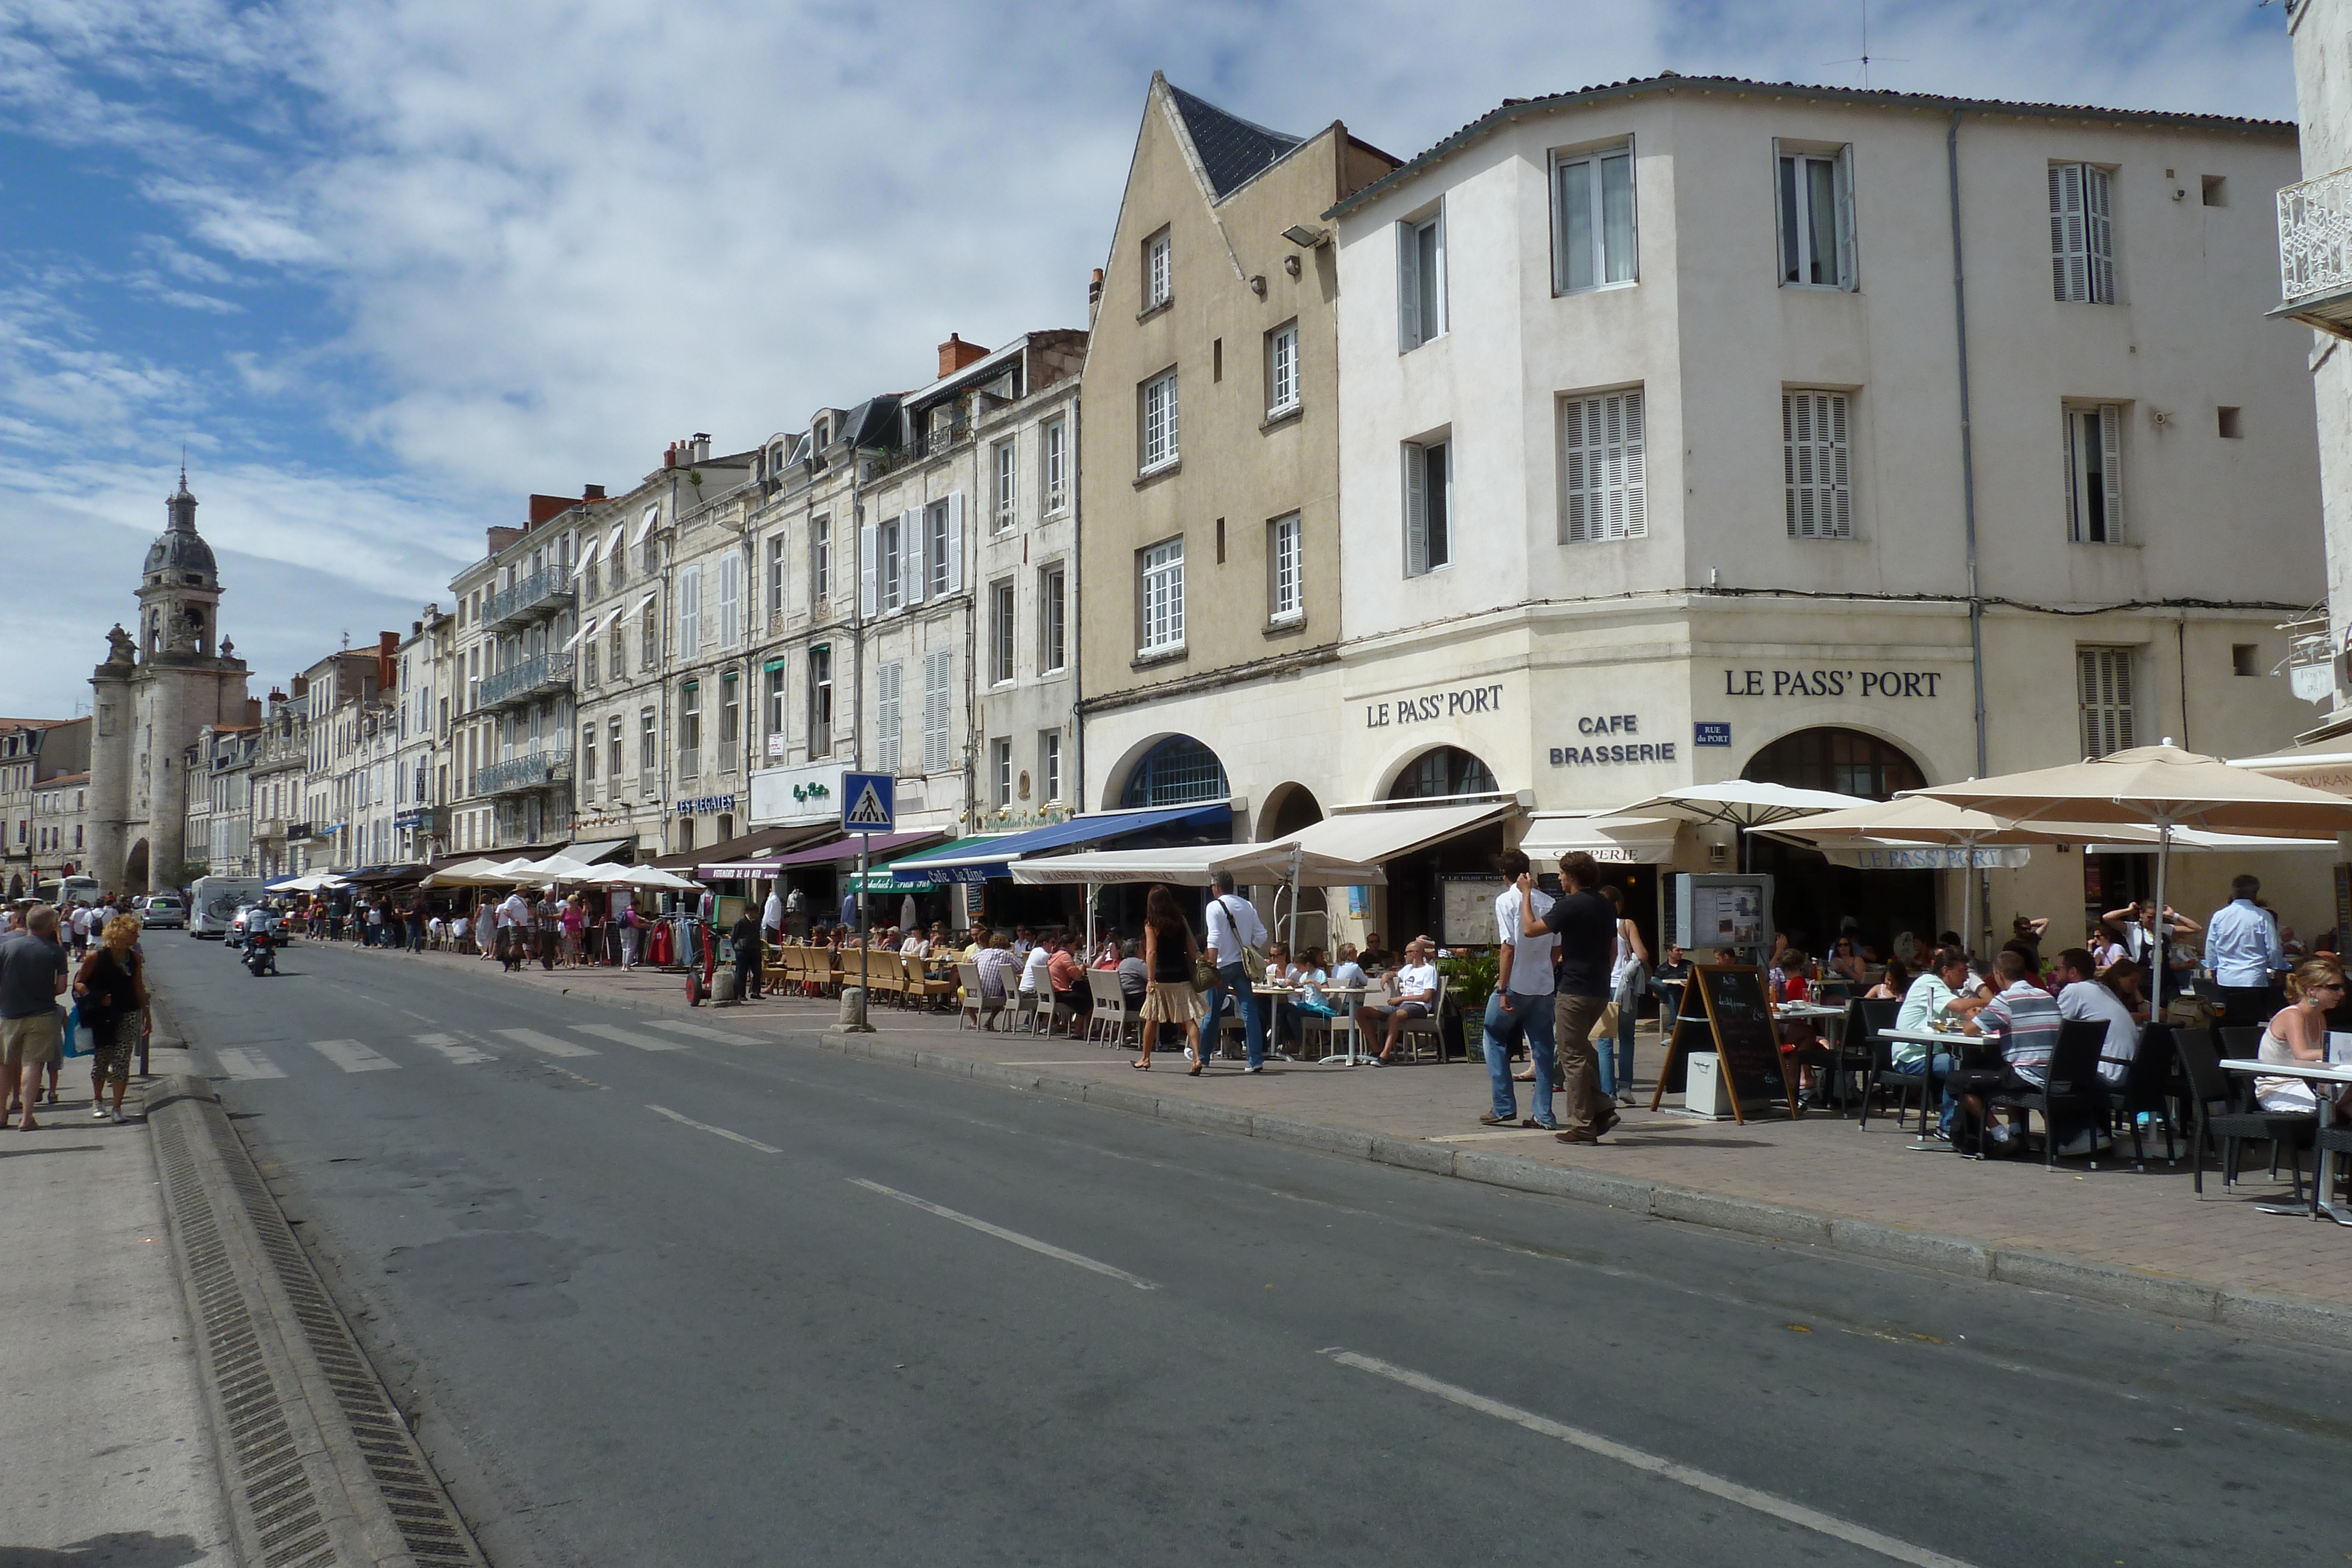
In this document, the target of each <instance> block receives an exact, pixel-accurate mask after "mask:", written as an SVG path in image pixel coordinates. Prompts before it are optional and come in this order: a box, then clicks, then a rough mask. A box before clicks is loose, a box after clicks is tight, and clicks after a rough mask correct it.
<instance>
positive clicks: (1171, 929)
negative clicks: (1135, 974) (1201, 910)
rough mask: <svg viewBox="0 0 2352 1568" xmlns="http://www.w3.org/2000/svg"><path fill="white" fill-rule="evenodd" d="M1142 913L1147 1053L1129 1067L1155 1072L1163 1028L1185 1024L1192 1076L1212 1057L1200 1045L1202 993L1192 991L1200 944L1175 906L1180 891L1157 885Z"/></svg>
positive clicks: (1152, 888) (1186, 1045)
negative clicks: (1153, 1052) (1153, 1061)
mask: <svg viewBox="0 0 2352 1568" xmlns="http://www.w3.org/2000/svg"><path fill="white" fill-rule="evenodd" d="M1143 911H1144V913H1143V967H1144V970H1145V972H1146V973H1147V974H1148V975H1149V976H1150V986H1149V988H1148V989H1146V990H1145V992H1144V993H1143V1055H1142V1057H1141V1058H1140V1059H1139V1060H1138V1061H1134V1062H1132V1063H1130V1064H1129V1065H1131V1066H1133V1067H1134V1068H1135V1069H1136V1070H1137V1071H1141V1072H1149V1071H1151V1050H1152V1047H1153V1046H1155V1045H1156V1044H1158V1043H1159V1040H1160V1025H1161V1024H1163V1023H1171V1024H1181V1025H1182V1026H1183V1027H1184V1054H1185V1055H1186V1056H1188V1057H1190V1058H1191V1059H1192V1077H1194V1078H1198V1077H1200V1076H1201V1067H1202V1063H1203V1062H1204V1061H1206V1060H1207V1053H1206V1052H1205V1051H1202V1049H1201V1012H1202V1008H1201V995H1200V993H1199V992H1198V991H1197V990H1195V989H1193V982H1194V980H1195V979H1196V978H1197V973H1196V971H1197V970H1198V968H1199V967H1200V965H1201V963H1202V956H1201V944H1200V943H1199V941H1197V940H1196V939H1195V938H1194V937H1193V936H1192V926H1191V925H1189V924H1187V923H1186V921H1185V919H1184V915H1183V912H1182V911H1181V910H1179V909H1178V908H1177V907H1176V898H1175V895H1174V894H1171V893H1170V892H1169V891H1168V889H1167V888H1166V887H1165V886H1163V885H1161V884H1160V883H1152V886H1151V892H1150V894H1149V895H1148V896H1146V898H1145V899H1144V903H1143Z"/></svg>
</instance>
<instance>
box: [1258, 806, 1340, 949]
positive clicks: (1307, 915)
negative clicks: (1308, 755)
mask: <svg viewBox="0 0 2352 1568" xmlns="http://www.w3.org/2000/svg"><path fill="white" fill-rule="evenodd" d="M1322 820H1323V806H1322V803H1321V802H1320V801H1318V800H1316V799H1315V792H1314V791H1313V790H1312V789H1308V788H1307V786H1306V785H1304V784H1277V785H1276V786H1275V787H1274V790H1273V792H1272V793H1271V794H1269V795H1268V796H1267V797H1266V802H1265V810H1262V811H1260V812H1259V813H1258V831H1257V841H1258V842H1260V843H1276V842H1279V841H1281V840H1284V839H1286V838H1288V837H1290V835H1291V834H1293V833H1296V832H1297V831H1300V830H1301V829H1303V828H1311V827H1313V826H1314V825H1315V824H1316V823H1318V822H1319V821H1322ZM1330 898H1331V893H1330V890H1329V889H1328V888H1319V887H1309V888H1305V889H1302V890H1301V891H1300V893H1299V895H1298V908H1297V920H1296V921H1295V922H1294V921H1292V920H1291V919H1290V918H1288V916H1289V915H1290V914H1291V909H1290V889H1289V888H1287V887H1280V888H1276V889H1273V890H1271V896H1270V897H1268V898H1267V899H1266V901H1265V906H1264V907H1265V910H1266V912H1267V918H1268V919H1269V920H1270V921H1272V922H1273V924H1274V930H1275V933H1276V936H1278V937H1280V938H1281V939H1282V940H1284V941H1288V942H1293V944H1294V946H1296V947H1297V949H1298V950H1299V951H1302V952H1303V951H1304V950H1306V949H1307V948H1309V947H1324V948H1328V947H1329V946H1330V936H1331V930H1330V927H1331V904H1330Z"/></svg>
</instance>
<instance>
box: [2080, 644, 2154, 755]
mask: <svg viewBox="0 0 2352 1568" xmlns="http://www.w3.org/2000/svg"><path fill="white" fill-rule="evenodd" d="M2074 668H2075V670H2076V672H2077V679H2078V682H2079V684H2080V685H2081V688H2082V691H2081V697H2082V710H2083V755H2084V757H2086V758H2089V757H2105V756H2106V755H2107V753H2109V752H2111V751H2128V750H2130V749H2131V748H2132V747H2134V746H2135V745H2137V744H2138V743H2137V741H2136V740H2135V739H2134V738H2133V724H2132V717H2133V708H2132V651H2131V650H2130V649H2129V648H2077V649H2075V650H2074Z"/></svg>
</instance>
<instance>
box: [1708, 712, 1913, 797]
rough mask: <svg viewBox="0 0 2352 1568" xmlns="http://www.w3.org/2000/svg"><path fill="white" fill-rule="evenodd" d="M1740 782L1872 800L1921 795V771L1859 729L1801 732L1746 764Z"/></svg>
mask: <svg viewBox="0 0 2352 1568" xmlns="http://www.w3.org/2000/svg"><path fill="white" fill-rule="evenodd" d="M1740 777H1741V778H1743V779H1748V780H1750V781H1751V782H1755V783H1759V784H1786V785H1788V786H1790V788H1791V789H1832V790H1835V791H1836V792H1837V793H1839V794H1841V795H1859V796H1862V797H1864V799H1867V800H1892V799H1894V797H1895V793H1896V792H1897V791H1898V790H1903V789H1924V788H1926V786H1927V779H1925V778H1923V777H1921V775H1920V772H1919V765H1918V764H1917V763H1916V762H1914V761H1912V760H1911V758H1908V757H1906V756H1905V755H1904V754H1903V752H1902V751H1901V750H1899V749H1898V748H1896V747H1894V746H1891V745H1889V744H1888V743H1887V742H1885V741H1884V740H1881V739H1879V738H1878V737H1876V736H1874V735H1864V733H1863V732H1862V731H1860V730H1858V729H1801V730H1799V731H1797V733H1795V734H1794V735H1784V736H1782V737H1780V739H1778V740H1776V741H1774V742H1773V743H1772V744H1771V745H1769V746H1768V747H1765V748H1764V749H1763V750H1761V751H1759V752H1758V753H1757V754H1756V755H1755V757H1754V758H1752V759H1751V760H1750V761H1749V762H1748V767H1747V768H1746V769H1745V770H1744V771H1743V772H1742V773H1741V774H1740Z"/></svg>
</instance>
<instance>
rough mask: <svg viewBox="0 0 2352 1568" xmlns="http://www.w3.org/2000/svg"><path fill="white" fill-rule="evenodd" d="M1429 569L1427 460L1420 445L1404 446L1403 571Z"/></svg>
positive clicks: (1416, 573) (1417, 572)
mask: <svg viewBox="0 0 2352 1568" xmlns="http://www.w3.org/2000/svg"><path fill="white" fill-rule="evenodd" d="M1427 570H1429V461H1428V457H1427V455H1426V452H1425V450H1424V449H1423V448H1422V447H1419V446H1413V445H1410V444H1408V445H1407V446H1406V447H1405V449H1404V574H1405V575H1406V576H1407V577H1419V576H1421V575H1422V574H1423V572H1425V571H1427Z"/></svg>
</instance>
